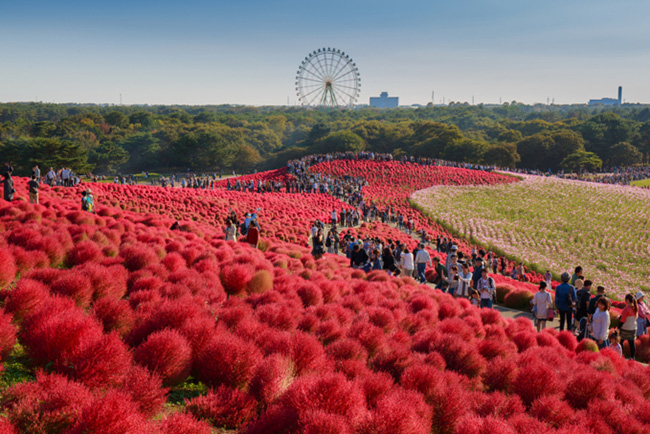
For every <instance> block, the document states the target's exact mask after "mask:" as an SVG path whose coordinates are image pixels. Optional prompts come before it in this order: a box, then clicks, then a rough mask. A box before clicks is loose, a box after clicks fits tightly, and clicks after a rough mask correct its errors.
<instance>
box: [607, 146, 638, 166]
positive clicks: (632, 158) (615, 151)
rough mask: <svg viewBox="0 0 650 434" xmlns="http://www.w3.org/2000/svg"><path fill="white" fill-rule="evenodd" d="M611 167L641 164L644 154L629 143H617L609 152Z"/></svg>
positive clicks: (608, 161) (608, 162)
mask: <svg viewBox="0 0 650 434" xmlns="http://www.w3.org/2000/svg"><path fill="white" fill-rule="evenodd" d="M609 155H610V157H609V159H608V160H607V164H608V165H609V166H617V167H626V166H632V165H635V164H639V163H641V161H642V160H643V154H641V152H640V151H639V150H638V149H637V148H635V147H634V146H632V145H631V144H629V143H627V142H621V143H617V144H616V145H614V146H612V148H611V150H610V152H609Z"/></svg>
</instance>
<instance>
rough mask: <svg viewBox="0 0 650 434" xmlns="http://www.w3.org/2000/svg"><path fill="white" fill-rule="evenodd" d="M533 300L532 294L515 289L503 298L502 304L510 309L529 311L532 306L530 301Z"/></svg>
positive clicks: (524, 290) (525, 290)
mask: <svg viewBox="0 0 650 434" xmlns="http://www.w3.org/2000/svg"><path fill="white" fill-rule="evenodd" d="M532 299H533V293H532V292H530V291H528V290H527V289H517V290H515V291H511V292H509V293H508V294H506V295H505V297H504V298H503V304H505V305H506V306H507V307H510V308H512V309H519V310H526V311H530V309H531V308H532V305H531V304H530V301H531V300H532Z"/></svg>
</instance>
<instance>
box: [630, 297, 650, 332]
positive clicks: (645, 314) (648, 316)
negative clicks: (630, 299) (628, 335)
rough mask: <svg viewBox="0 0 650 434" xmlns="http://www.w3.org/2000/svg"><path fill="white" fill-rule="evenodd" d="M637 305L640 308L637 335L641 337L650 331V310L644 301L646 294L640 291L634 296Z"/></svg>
mask: <svg viewBox="0 0 650 434" xmlns="http://www.w3.org/2000/svg"><path fill="white" fill-rule="evenodd" d="M634 298H636V303H637V305H638V306H639V317H638V318H637V319H636V335H637V336H641V335H644V334H646V332H647V331H648V321H650V310H648V306H646V304H645V302H644V301H643V298H644V294H643V293H642V292H641V291H639V292H637V293H636V294H635V295H634Z"/></svg>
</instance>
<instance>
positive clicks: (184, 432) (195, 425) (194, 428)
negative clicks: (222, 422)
mask: <svg viewBox="0 0 650 434" xmlns="http://www.w3.org/2000/svg"><path fill="white" fill-rule="evenodd" d="M160 432H161V433H165V434H210V433H211V432H212V430H211V428H210V425H208V424H207V423H205V422H203V421H200V420H196V419H195V418H194V417H193V416H192V415H190V414H187V413H172V414H170V415H169V416H167V417H166V418H165V419H163V420H162V421H161V422H160Z"/></svg>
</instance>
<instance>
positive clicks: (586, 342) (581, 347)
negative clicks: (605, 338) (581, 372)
mask: <svg viewBox="0 0 650 434" xmlns="http://www.w3.org/2000/svg"><path fill="white" fill-rule="evenodd" d="M582 351H591V352H594V353H597V352H598V344H597V343H596V342H594V341H592V340H591V339H583V340H581V341H580V343H578V345H577V346H576V353H580V352H582Z"/></svg>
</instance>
